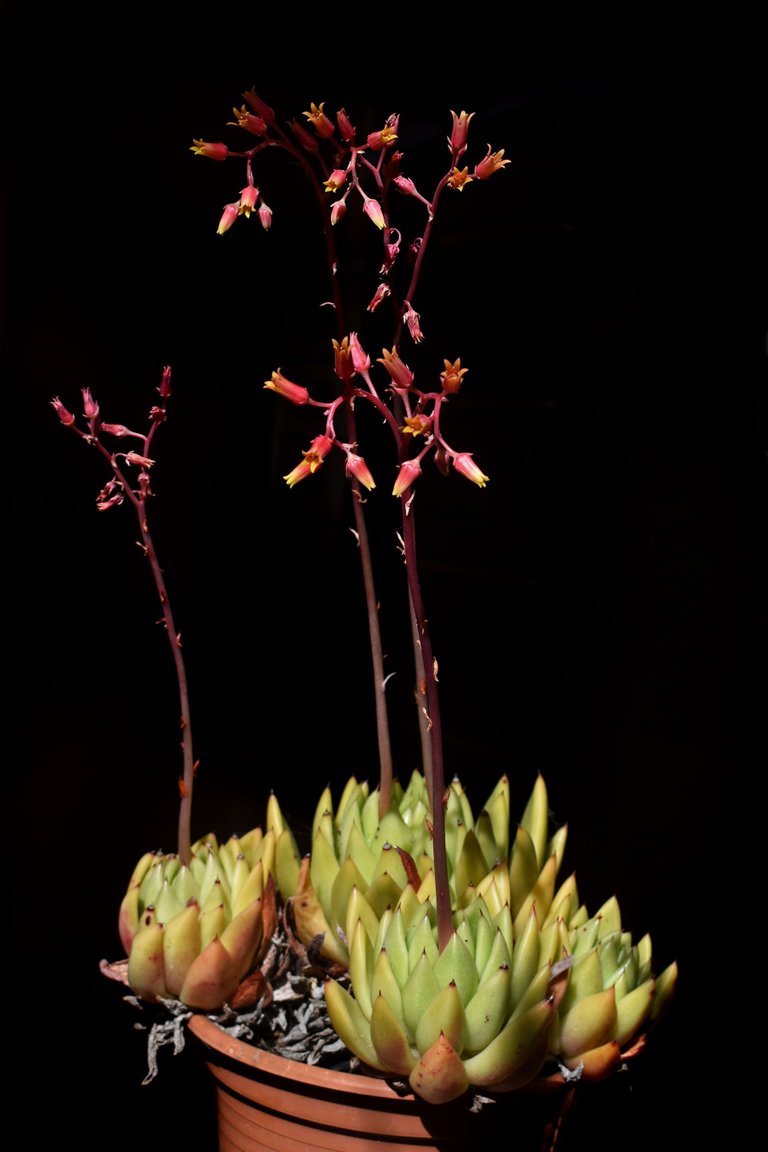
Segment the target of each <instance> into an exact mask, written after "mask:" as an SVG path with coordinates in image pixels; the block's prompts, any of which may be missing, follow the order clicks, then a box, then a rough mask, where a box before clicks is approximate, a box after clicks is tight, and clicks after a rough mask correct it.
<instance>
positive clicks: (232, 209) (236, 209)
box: [216, 201, 240, 236]
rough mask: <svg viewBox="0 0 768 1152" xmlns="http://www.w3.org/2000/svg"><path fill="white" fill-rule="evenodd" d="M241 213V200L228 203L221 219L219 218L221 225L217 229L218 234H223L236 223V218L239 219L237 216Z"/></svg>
mask: <svg viewBox="0 0 768 1152" xmlns="http://www.w3.org/2000/svg"><path fill="white" fill-rule="evenodd" d="M239 214H240V202H239V201H238V202H237V203H235V204H227V205H226V206H225V208H224V211H223V212H222V214H221V220H219V226H218V228H217V229H216V233H217V235H219V236H223V235H224V233H225V232H228V231H229V229H230V228H231V227H232V225H233V224H234V222H235V220H237V217H238V216H239Z"/></svg>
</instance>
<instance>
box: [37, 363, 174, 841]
mask: <svg viewBox="0 0 768 1152" xmlns="http://www.w3.org/2000/svg"><path fill="white" fill-rule="evenodd" d="M157 391H158V393H159V396H160V404H158V405H155V406H153V407H152V408H151V409H150V413H149V421H150V425H149V430H148V432H146V433H142V432H132V431H131V430H130V429H129V428H126V426H125V425H124V424H105V423H104V422H103V421H102V420H101V414H100V411H99V406H98V404H97V403H96V401H95V400H94V398H93V396H92V395H91V391H90V389H89V388H84V389H83V390H82V397H83V416H84V419H85V421H86V424H87V430H85V429H83V428H80V427H79V425H78V423H77V419H76V417H75V416H73V414H72V413H71V412H69V411H68V410H67V409H66V408H65V407H64V405H63V403H62V402H61V400H60V399H59V398H58V397H55V398H54V399H53V400H52V401H51V404H52V406H53V409H54V411H55V412H56V413H57V415H58V417H59V420H60V421H61V423H62V424H63V425H64V426H65V427H67V428H71V429H72V431H73V432H74V433H75V434H76V435H77V436H79V437H80V439H81V440H84V441H85V443H86V444H90V445H91V446H92V447H93V448H95V449H96V451H97V452H98V453H99V454H100V455H101V456H103V457H104V459H105V460H106V461H107V463H108V465H109V467H110V469H111V471H112V479H111V480H109V481H108V483H107V484H106V485H105V487H104V488H102V490H101V492H100V493H99V495H98V497H97V501H96V507H97V508H98V510H99V511H100V512H107V511H109V509H111V508H115V507H117V506H118V505H119V504H122V503H123V501H124V500H127V501H128V503H129V504H130V505H131V507H132V508H133V510H134V512H135V514H136V520H137V523H138V526H139V532H140V534H141V543H140V545H139V546H140V548H141V550H142V552H143V553H144V556H145V557H146V559H147V562H148V563H149V567H150V571H151V573H152V579H153V580H154V583H155V588H156V589H157V595H158V599H159V600H160V608H161V611H162V619H161V622H162V624H163V627H164V628H165V632H166V635H167V637H168V642H169V644H170V646H171V654H172V656H173V663H174V668H175V671H176V682H177V685H178V692H179V712H180V729H181V755H182V774H181V776H180V778H179V818H178V830H177V847H178V854H179V858H180V860H181V861H182V863H183V864H188V863H189V859H190V844H191V826H192V792H193V789H194V780H195V771H196V767H197V765H196V763H195V758H194V753H193V748H192V717H191V712H190V705H189V686H188V682H187V669H186V665H185V662H184V654H183V651H182V645H181V633H180V632H179V631H178V630H177V628H176V623H175V621H174V617H173V611H172V608H171V601H170V597H169V595H168V588H167V586H166V582H165V577H164V575H163V570H162V568H161V566H160V562H159V560H158V558H157V550H156V548H155V544H154V540H153V538H152V533H151V531H150V527H149V514H148V507H147V506H148V501H149V498H150V497H151V496H152V489H151V485H150V471H151V468H152V466H153V464H154V460H153V459H152V458H151V457H150V451H151V449H152V441H153V440H154V437H155V433H156V432H157V430H158V428H159V427H160V425H161V424H163V423H164V422H165V419H166V415H167V411H166V405H167V402H168V399H169V397H170V395H171V369H170V367H169V366H168V367H165V368H164V369H163V373H162V378H161V381H160V385H159V387H158V389H157ZM104 434H106V435H110V436H114V437H116V438H118V439H123V438H124V437H126V436H127V437H131V438H133V439H135V440H138V441H139V443H140V444H141V452H135V451H129V452H111V451H110V450H109V449H108V448H107V446H106V445H105V444H104V441H103V440H102V436H103V435H104ZM121 460H123V461H124V465H123V464H121V463H120V461H121ZM132 468H139V473H138V476H137V479H136V482H135V483H134V482H133V481H132V480H131V479H130V477H129V471H128V470H129V469H132Z"/></svg>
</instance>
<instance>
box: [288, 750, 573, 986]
mask: <svg viewBox="0 0 768 1152" xmlns="http://www.w3.org/2000/svg"><path fill="white" fill-rule="evenodd" d="M444 802H445V827H446V849H447V858H448V878H449V887H450V895H451V903H452V906H453V907H454V908H462V907H465V906H466V905H467V904H468V903H470V902H471V901H472V900H473V899H474V898H475V895H476V894H477V892H479V891H483V890H484V888H485V887H487V885H488V884H490V883H492V882H493V878H494V876H495V875H496V873H497V870H498V869H499V868H501V869H502V870H503V872H504V876H505V879H504V881H503V883H504V887H505V891H506V898H507V900H508V902H509V904H510V907H511V909H512V912H513V915H514V916H515V917H517V918H519V919H521V920H522V921H524V920H525V917H526V915H527V913H528V911H529V910H530V907H531V905H532V903H533V902H534V900H536V902H537V904H538V907H539V910H540V912H541V911H542V909H543V911H544V913H546V912H547V911H548V910H549V902H550V901H551V899H552V896H553V894H554V885H555V879H556V876H557V872H558V870H559V868H560V864H561V862H562V857H563V851H564V847H565V839H566V835H567V829H566V827H562V828H560V829H559V830H558V831H557V832H556V833H555V834H554V836H552V837H551V838H550V836H549V815H548V801H547V792H546V787H545V785H544V780H543V778H542V777H540V776H539V777H538V778H537V781H536V783H535V785H534V788H533V790H532V792H531V795H530V798H529V800H528V803H527V804H526V807H525V811H524V813H523V816H522V818H521V820H520V823H519V824H518V825H517V829H516V832H515V835H514V837H512V836H511V834H510V800H509V781H508V779H507V777H506V776H504V777H502V778H501V779H500V780H499V782H498V783H497V785H496V787H495V788H494V790H493V792H492V793H491V795H490V797H489V798H488V800H487V802H486V804H485V805H484V806H483V808H482V810H481V811H480V813H479V815H478V816H477V817H475V815H474V813H473V811H472V808H471V805H470V802H469V798H468V796H467V794H466V792H465V791H464V788H463V787H462V785H461V783H460V781H459V780H456V779H455V780H453V782H452V783H451V785H450V787H449V788H448V790H447V792H446V797H445V801H444ZM432 867H433V856H432V838H431V813H430V807H429V796H428V790H427V785H426V781H425V779H424V777H423V776H422V774H421V773H419V772H413V773H412V775H411V779H410V780H409V782H408V786H407V787H406V788H405V789H403V788H402V786H401V785H400V784H399V783H398V782H397V781H395V782H394V783H393V787H392V794H391V800H390V806H389V810H388V811H387V812H386V813H385V814H384V816H383V817H382V816H380V814H379V793H378V790H376V791H373V792H371V791H369V788H368V785H367V784H366V783H364V782H363V783H358V781H357V780H356V779H355V778H354V777H352V778H350V780H349V781H348V782H347V785H346V787H345V789H344V791H343V793H342V796H341V799H340V801H339V804H338V806H337V808H336V810H335V811H334V807H333V799H332V795H331V791H330V789H329V788H326V789H325V791H324V792H323V794H322V796H321V798H320V801H319V802H318V805H317V807H316V810H315V816H314V820H313V825H312V841H311V849H310V854H309V857H308V858H306V859H305V861H304V862H303V865H302V870H301V875H300V878H299V881H298V886H297V892H296V899H295V900H294V901H293V917H294V922H295V926H296V931H297V934H298V936H299V938H300V939H301V940H302V941H303V943H304V944H305V945H307V946H309V945H310V944H313V945H314V947H315V948H316V950H317V951H319V953H320V955H321V956H323V957H324V958H325V959H326V960H327V961H329V962H330V963H334V964H340V965H342V966H343V967H346V966H347V964H348V963H349V945H348V937H347V935H346V930H345V924H346V921H347V909H348V901H349V896H350V892H351V891H352V889H353V888H356V889H357V890H358V891H359V892H360V893H362V894H363V895H365V896H366V897H367V898H368V900H369V902H370V903H371V905H372V906H373V907H374V908H378V907H383V906H386V903H387V902H388V903H389V904H390V905H392V904H394V903H395V902H396V900H397V897H398V894H399V893H400V892H401V891H402V889H403V887H404V886H405V885H406V884H408V883H410V884H411V885H413V886H414V887H415V888H416V889H417V890H419V891H420V898H421V899H426V898H427V897H431V898H432V899H433V900H434V878H433V874H432Z"/></svg>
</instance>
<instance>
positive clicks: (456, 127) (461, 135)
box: [448, 111, 474, 152]
mask: <svg viewBox="0 0 768 1152" xmlns="http://www.w3.org/2000/svg"><path fill="white" fill-rule="evenodd" d="M473 116H474V112H464V111H462V112H461V114H460V115H459V116H457V115H456V113H455V112H451V117H452V119H453V127H452V129H451V135H450V137H449V138H448V147H449V148H450V149H451V151H452V152H460V151H461V149H462V148H465V147H466V144H467V132H468V131H469V122H470V120H471V119H472V117H473Z"/></svg>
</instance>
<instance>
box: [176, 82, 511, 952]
mask: <svg viewBox="0 0 768 1152" xmlns="http://www.w3.org/2000/svg"><path fill="white" fill-rule="evenodd" d="M251 96H252V97H254V98H255V94H253V93H252V94H251ZM248 102H249V105H250V107H251V108H254V99H249V101H248ZM259 103H260V104H261V103H262V102H259ZM236 115H237V116H238V123H239V125H240V126H241V127H242V128H244V129H245V130H246V131H249V132H251V133H252V134H254V128H253V126H252V125H251V122H250V118H251V117H252V115H253V113H248V112H247V109H245V108H244V109H243V111H242V113H240V114H238V113H236ZM303 115H304V117H305V119H306V121H307V126H306V127H305V126H303V125H301V124H299V123H297V122H296V121H295V120H293V121H290V122H289V125H288V128H289V129H290V132H286V131H284V130H283V129H281V128H280V127H279V125H278V124H277V121H276V119H275V118H274V117H273V118H271V119H270V120H269V122H267V120H266V118H264V117H261V118H260V120H259V124H258V133H257V135H258V137H259V139H258V142H257V143H254V144H252V145H250V146H249V147H248V148H247V149H246V150H245V151H244V152H237V151H233V150H230V151H229V153H228V155H229V156H232V157H240V158H241V159H242V158H244V159H245V160H246V172H247V185H246V191H247V204H246V205H245V206H244V207H243V202H242V199H241V210H240V211H239V212H238V214H245V215H246V216H248V215H250V213H251V212H252V211H253V210H254V209H255V207H256V201H257V197H258V195H259V192H258V189H257V188H256V186H255V182H254V175H253V166H254V161H255V160H256V158H257V156H259V154H260V153H262V152H263V151H264V149H265V148H269V147H274V148H277V149H282V150H284V151H285V152H287V153H288V154H289V155H290V156H291V157H292V158H293V159H294V160H295V161H296V162H297V163H298V164H299V166H300V167H301V169H302V170H303V171H304V173H305V175H306V177H307V178H308V181H309V184H310V186H311V188H312V190H313V193H314V197H315V199H316V201H317V203H318V206H319V208H320V217H321V221H322V226H323V234H324V239H325V246H326V259H327V265H328V272H329V282H330V286H331V292H332V303H333V311H334V316H335V327H336V337H335V338H334V340H333V346H334V353H335V374H336V376H337V378H338V379H339V380H340V382H341V396H342V399H343V404H344V410H345V414H346V427H345V436H346V439H345V440H343V441H342V440H340V439H339V438H338V437H337V434H336V429H335V426H334V416H335V413H336V410H337V403H336V402H335V401H334V402H330V403H328V404H326V405H325V416H326V423H325V430H324V433H323V435H322V437H316V438H315V440H314V441H313V443H312V445H311V446H310V448H309V449H308V450H307V452H305V453H304V459H303V460H302V461H301V462H300V463H299V464H298V465H297V466H296V467H295V468H293V470H292V471H290V472H289V473H287V475H286V476H285V479H286V482H287V483H288V484H289V486H290V487H294V486H295V485H296V484H298V483H299V482H300V481H302V480H304V479H307V478H308V477H310V476H311V475H313V474H314V472H315V471H316V469H317V467H319V464H320V463H321V462H322V461H323V460H324V459H325V458H326V456H327V455H328V453H329V451H330V449H331V448H332V447H336V448H339V449H341V450H342V451H343V452H344V453H345V457H346V474H347V477H348V478H349V480H350V483H351V485H352V496H353V499H352V507H353V515H354V522H355V536H356V538H357V541H358V546H359V552H360V562H361V572H362V578H363V586H364V592H365V603H366V610H367V615H368V629H369V639H370V652H371V660H372V668H373V678H374V694H375V705H376V725H377V734H378V743H379V771H380V783H379V805H380V808H379V814H380V817H381V818H383V817H384V816H385V814H386V813H387V811H388V810H389V807H390V798H391V791H392V782H393V775H394V769H393V763H392V752H391V742H390V734H389V723H388V717H387V707H386V698H385V684H386V678H385V676H384V662H383V645H382V640H381V635H380V629H379V615H378V598H377V596H376V588H375V582H374V575H373V569H372V564H371V552H370V546H369V542H368V534H367V528H366V515H365V510H364V503H365V501H364V500H363V496H362V491H361V478H362V483H363V485H364V486H365V487H366V488H367V489H368V490H369V491H370V490H372V488H373V487H374V486H375V482H374V480H373V477H372V476H371V475H370V472H369V469H368V466H367V464H365V461H364V459H363V458H362V457H361V456H360V455H359V453H358V452H357V427H356V421H355V410H354V406H355V402H356V401H357V400H364V401H366V402H368V403H371V404H372V405H373V406H374V407H375V408H376V410H377V411H378V413H379V414H380V415H381V417H382V418H383V419H384V422H385V424H386V425H387V426H388V427H389V429H390V431H391V433H392V435H393V438H394V442H395V452H396V458H397V461H398V466H399V471H398V474H397V479H396V481H395V484H394V488H393V495H394V496H396V497H400V498H401V511H402V528H401V540H402V542H403V555H404V561H405V569H406V580H407V588H408V601H409V604H410V610H411V622H412V638H413V647H414V667H415V673H416V677H415V678H416V686H417V687H416V695H417V706H418V709H419V712H418V722H419V731H420V734H421V739H422V748H423V750H424V757H423V759H424V773H425V778H426V781H427V787H428V790H429V795H430V801H431V807H432V821H433V825H432V836H433V846H434V870H435V885H436V900H437V909H438V912H437V917H438V925H439V940H440V947H441V948H444V947H445V946H446V945H447V942H448V939H449V937H450V934H451V931H452V925H451V906H450V898H449V891H448V867H447V862H446V851H445V844H444V839H445V827H444V813H443V802H442V797H443V794H444V792H445V770H444V764H443V735H442V723H441V717H440V702H439V694H438V688H437V677H436V661H435V657H434V654H433V652H432V644H431V639H430V636H429V629H428V625H427V613H426V611H425V608H424V604H423V596H422V591H421V585H420V580H419V565H418V559H417V553H416V536H415V508H414V495H415V489H414V486H415V484H416V482H417V481H418V479H419V477H420V476H421V474H422V467H423V462H424V461H425V460H426V458H427V457H428V456H430V455H432V454H435V453H439V454H440V457H441V458H442V459H444V460H447V461H448V462H452V463H453V464H454V467H455V471H456V472H457V473H458V474H459V475H462V476H464V477H465V478H467V479H470V480H472V481H473V482H474V483H476V484H478V486H480V487H482V486H484V485H485V483H486V482H487V479H488V478H487V477H486V476H485V474H484V473H482V472H481V471H480V469H479V468H478V467H477V466H476V465H474V463H473V461H472V456H471V453H468V452H456V451H454V450H453V449H451V448H450V446H449V445H448V444H447V442H446V441H445V440H444V439H443V437H442V434H441V432H440V427H439V416H440V409H441V405H442V404H443V403H444V401H445V400H446V399H447V397H448V396H449V395H452V394H454V393H456V392H457V391H458V390H459V388H460V386H461V382H462V378H463V376H464V375H465V373H466V371H467V369H466V368H461V361H460V360H456V361H455V362H453V363H452V362H451V361H450V360H444V371H443V372H442V374H441V375H440V390H439V391H431V392H423V391H420V390H418V389H416V388H415V387H414V372H413V371H412V370H411V369H410V367H408V366H407V365H406V364H405V363H404V361H403V360H402V358H401V356H400V351H399V348H400V343H401V340H402V337H403V334H404V332H405V331H407V333H408V335H409V336H410V339H411V341H412V342H413V344H414V345H419V344H421V343H422V341H423V340H424V333H423V331H422V326H421V317H420V314H419V312H418V311H417V310H416V309H415V307H414V303H413V301H414V299H415V296H416V292H417V289H418V286H419V282H420V278H421V273H422V270H423V266H424V260H425V257H426V254H427V250H428V248H429V244H430V240H431V237H432V235H433V230H434V227H435V221H436V218H437V214H438V208H439V205H440V202H441V198H442V195H443V193H444V191H445V189H446V188H452V189H458V190H462V189H463V188H464V186H465V185H466V184H467V183H470V182H471V178H470V177H469V176H468V174H467V175H465V176H463V177H462V178H461V179H459V178H457V174H460V170H459V167H458V165H459V162H460V161H461V159H462V158H463V157H464V154H465V152H466V150H467V139H468V134H469V123H470V120H471V119H472V116H473V113H467V112H464V111H462V112H461V114H460V115H457V114H456V113H455V112H453V113H451V116H452V122H453V127H452V131H451V134H450V136H449V137H448V150H449V156H450V159H449V162H448V164H447V166H446V168H445V170H444V172H443V174H442V176H441V177H440V178H439V179H438V181H437V184H436V186H435V189H434V191H433V193H432V195H431V196H430V197H427V196H423V195H422V194H421V193H420V192H419V190H418V189H417V188H416V185H415V184H414V182H413V181H412V180H411V179H410V178H409V177H407V176H405V175H404V174H403V173H402V172H401V163H402V159H403V153H402V152H399V151H395V146H396V144H397V143H398V132H399V118H398V116H397V115H391V116H389V117H388V118H387V120H386V121H385V124H384V126H383V128H381V129H378V130H375V131H372V132H369V133H367V135H366V136H365V137H364V139H363V140H362V141H361V142H358V141H357V133H356V130H355V128H354V127H353V126H352V124H351V122H350V120H349V118H348V116H347V115H346V112H343V111H342V112H339V113H338V114H337V116H336V117H335V119H334V118H333V117H332V116H330V115H329V114H328V112H327V111H326V108H325V104H324V103H317V104H316V103H311V104H310V108H309V110H308V111H305V112H304V113H303ZM243 117H245V121H246V122H243ZM193 151H195V152H196V153H197V154H201V155H206V154H208V155H210V156H211V157H212V158H215V159H218V158H219V156H220V154H221V149H219V148H216V149H212V148H209V149H208V150H206V149H205V148H201V146H200V143H199V142H198V141H196V142H195V144H194V147H193ZM497 156H498V165H497V166H498V167H499V168H502V167H503V166H504V165H503V163H501V157H502V156H503V153H499V154H497ZM486 167H487V165H486ZM488 174H490V172H488ZM484 175H485V172H484ZM264 183H265V177H264V175H263V173H261V172H260V174H259V188H260V187H261V186H262V185H263V184H264ZM393 186H394V188H395V190H396V191H397V192H398V193H399V194H401V195H405V196H409V197H412V198H414V199H416V200H417V201H419V202H420V203H421V204H422V205H423V206H424V208H425V210H426V213H425V215H426V219H425V221H424V226H423V231H422V232H421V234H420V235H418V236H416V237H414V239H413V240H412V242H411V244H410V245H409V248H408V251H409V253H410V256H411V267H410V271H408V269H407V268H406V270H405V272H404V273H403V266H402V261H400V260H399V256H400V251H401V246H402V242H403V236H402V233H401V231H400V229H399V228H398V227H396V226H395V225H394V224H393V221H392V217H391V210H390V202H389V194H390V190H391V188H392V187H393ZM242 195H243V194H241V196H242ZM354 201H357V202H358V204H359V207H360V210H361V211H362V213H363V214H364V215H365V216H366V217H367V218H368V219H369V220H370V221H371V222H372V223H373V224H374V225H375V226H376V227H377V228H378V229H379V231H380V232H381V236H382V245H383V262H382V264H381V267H380V270H379V284H378V287H377V288H376V290H375V292H374V294H373V297H372V298H371V302H370V303H369V305H368V311H373V310H375V309H376V308H378V307H379V305H380V304H382V303H383V302H384V301H385V300H386V301H387V303H388V306H389V308H390V310H391V316H392V346H391V351H388V350H387V349H384V350H383V359H382V360H381V361H380V363H381V364H383V366H384V368H385V369H386V372H387V375H388V377H389V389H388V392H389V395H388V396H387V397H386V398H384V397H383V393H382V391H381V389H377V387H376V386H375V385H374V382H373V380H372V374H371V370H370V369H371V361H370V357H368V356H367V354H366V353H365V351H364V350H363V348H362V345H361V342H360V339H359V337H358V334H357V333H356V332H355V333H352V334H351V335H350V333H349V330H348V327H347V324H346V320H345V301H344V296H343V292H342V272H343V267H342V262H341V260H340V253H339V247H338V244H337V235H338V228H339V226H340V223H341V221H342V219H343V217H344V216H345V215H346V213H347V211H348V208H349V206H350V203H352V202H354ZM403 283H404V292H402V293H401V290H400V285H401V284H403ZM265 387H266V388H269V389H271V390H272V391H275V392H277V393H278V394H279V395H281V396H282V397H283V398H285V399H288V400H289V401H291V402H293V403H295V404H302V405H303V404H306V403H308V404H310V405H312V406H313V407H317V408H322V407H323V402H322V401H319V400H316V399H313V398H312V397H311V396H310V394H309V391H308V389H307V388H306V387H305V386H303V385H301V384H293V383H292V382H290V381H286V379H285V377H283V376H282V373H281V372H280V371H279V370H278V372H277V373H275V372H273V373H272V378H271V380H269V381H267V382H266V383H265ZM420 435H422V436H423V442H422V443H423V447H421V448H420V450H419V451H417V452H416V453H415V454H414V453H413V452H412V446H413V444H414V441H416V440H417V437H418V436H420ZM321 441H322V444H323V451H322V453H320V454H319V455H318V444H319V443H320V442H321Z"/></svg>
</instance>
